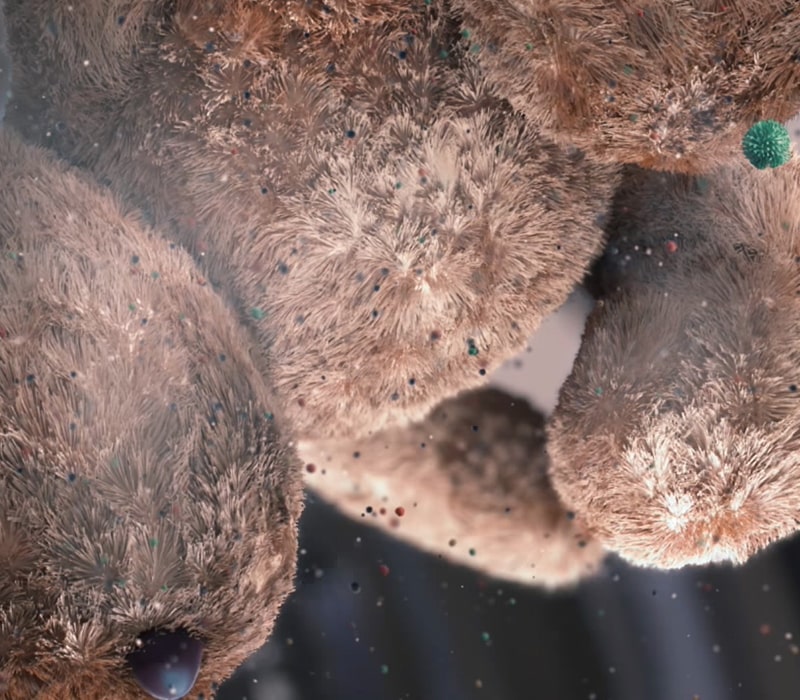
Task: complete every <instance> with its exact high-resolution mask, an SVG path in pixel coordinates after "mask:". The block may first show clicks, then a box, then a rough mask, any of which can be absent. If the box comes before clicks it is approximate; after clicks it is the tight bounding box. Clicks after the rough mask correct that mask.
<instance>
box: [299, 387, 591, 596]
mask: <svg viewBox="0 0 800 700" xmlns="http://www.w3.org/2000/svg"><path fill="white" fill-rule="evenodd" d="M544 424H545V419H544V417H543V416H542V414H540V413H539V412H537V411H535V410H534V409H533V408H532V407H531V406H530V404H529V403H528V402H527V401H526V400H525V399H519V398H515V397H513V396H511V395H510V394H507V393H506V392H504V391H502V390H499V389H496V388H491V387H487V388H483V389H479V390H476V391H471V392H466V393H463V394H460V395H459V396H456V397H455V398H452V399H449V400H447V401H444V402H443V403H441V404H439V405H438V406H437V407H436V408H435V409H434V410H433V411H432V412H431V413H430V414H429V415H428V417H427V418H425V419H424V420H422V421H420V422H417V423H414V424H412V425H410V426H408V427H405V428H396V429H390V430H385V431H382V432H379V433H377V434H375V435H372V436H370V437H367V438H365V439H363V440H335V439H331V440H323V441H316V442H301V443H300V444H299V445H298V447H299V452H300V456H301V459H303V460H305V462H306V467H305V469H306V482H307V484H308V486H310V487H311V488H312V489H313V490H314V491H315V492H316V493H318V494H319V495H320V496H322V498H324V499H325V500H328V501H330V502H333V503H335V504H336V505H337V507H338V508H339V509H340V510H341V511H342V512H344V513H346V514H347V515H349V516H350V517H353V518H363V519H364V521H365V522H367V523H369V524H371V525H374V526H377V527H380V528H382V529H386V530H388V531H390V532H392V534H394V535H396V536H398V537H399V538H401V539H403V540H405V541H407V542H410V543H412V544H414V545H416V546H418V547H420V548H423V549H425V550H427V551H429V552H431V553H435V554H437V555H439V556H443V557H445V558H447V559H448V560H450V561H452V562H455V563H459V564H464V565H468V566H470V567H473V568H475V569H478V570H479V571H481V572H482V573H484V574H487V575H490V576H493V577H497V578H502V579H508V580H513V581H517V582H520V583H527V584H532V585H536V586H541V587H543V588H548V589H552V588H556V587H561V586H567V585H570V584H574V583H576V582H577V581H578V580H579V579H581V578H582V577H584V576H587V575H589V574H591V573H593V572H595V571H597V569H598V567H599V564H600V561H601V559H602V558H603V550H602V548H601V547H600V545H599V544H598V543H597V542H595V541H593V540H592V539H591V538H589V537H587V536H586V534H585V533H584V532H583V531H582V529H581V527H580V525H579V523H578V522H577V521H576V520H575V518H574V515H573V514H572V513H569V512H567V511H566V510H565V508H564V507H563V506H562V505H561V503H560V501H559V499H558V497H557V496H556V493H555V491H554V490H553V488H552V486H551V484H550V481H549V478H548V476H547V468H548V457H547V453H546V451H545V430H544Z"/></svg>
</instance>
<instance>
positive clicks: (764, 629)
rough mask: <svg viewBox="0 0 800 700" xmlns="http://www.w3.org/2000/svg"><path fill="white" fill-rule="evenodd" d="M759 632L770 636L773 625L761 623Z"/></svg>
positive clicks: (763, 635) (764, 635)
mask: <svg viewBox="0 0 800 700" xmlns="http://www.w3.org/2000/svg"><path fill="white" fill-rule="evenodd" d="M758 633H759V634H760V635H761V636H762V637H768V636H769V635H770V634H772V626H771V625H768V624H767V623H766V622H765V623H764V624H763V625H760V626H759V628H758Z"/></svg>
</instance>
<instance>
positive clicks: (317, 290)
mask: <svg viewBox="0 0 800 700" xmlns="http://www.w3.org/2000/svg"><path fill="white" fill-rule="evenodd" d="M303 5H304V3H303V2H291V3H283V2H281V3H266V2H260V3H259V2H253V1H248V0H237V1H235V2H218V3H214V2H212V3H204V2H203V3H201V2H187V1H186V0H183V1H182V2H177V3H171V5H170V7H171V8H173V10H174V11H171V12H170V13H169V14H166V13H165V10H164V6H162V4H161V3H159V2H153V1H148V2H145V1H144V0H138V1H137V2H122V0H116V1H115V2H99V0H93V1H89V2H82V3H75V6H74V9H73V10H72V11H68V10H66V9H65V7H66V6H65V4H64V3H63V2H61V1H60V0H33V1H29V0H25V1H24V2H22V1H21V0H15V1H14V2H11V3H9V7H8V8H7V9H8V13H9V19H10V27H11V33H12V48H13V51H14V52H15V54H16V58H17V63H18V66H16V67H15V70H16V71H18V74H17V79H16V84H17V89H16V93H15V95H16V96H15V101H14V102H13V103H12V104H10V105H9V109H8V118H9V119H10V120H11V121H12V122H13V123H14V124H16V125H17V126H18V127H19V128H20V129H21V130H23V131H24V132H25V134H26V135H27V136H28V137H29V138H32V139H35V140H37V141H39V142H41V143H46V144H48V145H52V146H54V147H55V148H57V149H58V150H59V152H60V153H62V154H63V155H65V156H66V157H68V158H70V159H73V160H75V161H76V162H78V163H80V164H83V165H86V166H88V167H90V168H91V169H92V170H93V172H94V173H95V174H96V176H97V177H99V178H101V179H102V180H103V181H107V182H108V183H109V184H110V186H111V187H112V188H114V189H115V190H116V191H117V192H119V193H121V194H122V195H123V196H124V197H125V198H126V200H127V201H129V202H132V203H134V204H136V205H137V206H140V207H142V209H143V210H144V211H146V212H147V213H148V214H149V215H150V216H151V217H152V220H153V221H154V222H155V224H156V225H157V226H158V227H159V228H160V229H161V230H164V231H172V232H174V235H175V236H176V237H178V238H179V239H180V240H181V241H183V242H184V243H185V244H186V245H187V246H188V247H189V248H190V249H191V250H192V251H193V252H194V253H195V255H197V256H198V257H199V258H202V260H203V266H204V269H205V270H206V272H207V274H208V277H209V279H210V280H211V281H213V282H214V283H217V284H219V285H220V287H221V289H222V290H223V292H224V293H225V294H226V295H227V296H229V297H230V298H231V299H232V300H233V304H234V305H235V306H236V307H237V309H238V311H239V314H240V316H241V318H242V319H243V320H245V321H246V322H247V323H249V324H250V325H251V327H252V328H253V330H254V332H255V333H256V334H257V336H258V337H259V339H260V341H261V343H262V345H263V347H264V348H265V349H267V350H268V351H269V354H270V357H271V372H272V377H273V378H274V382H275V385H276V389H277V391H278V392H279V395H280V396H281V397H282V401H283V405H284V408H285V411H286V415H287V417H288V418H289V420H290V421H291V423H292V425H293V426H294V427H296V429H297V430H298V432H299V434H300V435H301V436H303V437H308V438H311V437H320V438H325V437H336V436H339V435H353V436H356V435H359V434H366V433H367V432H368V431H370V430H375V429H379V428H381V427H383V426H388V425H391V424H395V423H402V422H406V421H409V420H413V419H421V418H422V417H424V415H425V414H426V413H427V411H428V410H429V409H430V408H432V407H433V406H434V405H435V404H436V403H437V402H438V401H440V400H441V399H443V398H445V397H447V396H450V395H452V394H453V393H454V392H457V391H459V390H461V389H466V388H470V387H475V386H478V385H479V384H481V383H483V382H484V381H485V380H484V379H483V376H482V375H481V374H480V370H481V369H483V370H486V372H489V371H491V370H492V369H493V368H494V367H497V366H498V365H499V364H500V363H501V362H502V361H503V360H505V359H506V358H507V357H508V356H509V355H510V354H513V353H514V352H515V351H516V350H518V349H520V348H521V347H522V345H523V343H524V341H525V339H526V338H527V336H528V335H529V333H530V332H531V330H532V329H533V328H534V327H535V326H536V325H537V324H538V323H539V321H540V320H541V319H542V318H543V317H544V315H545V314H547V313H548V312H550V311H552V310H554V309H555V308H556V307H557V306H558V305H559V304H560V303H562V302H563V301H564V300H565V298H566V296H567V294H568V293H569V291H570V290H571V288H572V287H573V285H574V284H575V283H576V282H577V281H579V279H580V278H581V276H582V274H583V272H584V271H585V269H586V267H587V266H588V264H589V262H590V261H591V259H592V258H593V257H594V256H595V255H596V254H597V253H598V252H599V248H600V246H601V242H602V240H601V239H602V232H601V221H600V218H601V217H602V215H603V214H604V212H605V211H606V207H607V202H608V199H609V197H610V193H611V192H612V190H613V185H614V183H615V179H616V178H615V168H613V167H606V166H603V167H598V166H596V165H594V164H593V163H591V162H590V161H587V160H586V159H585V158H584V157H583V155H582V154H581V153H580V152H576V151H568V152H566V151H562V150H560V149H558V148H556V147H555V146H554V145H553V144H552V143H551V142H549V141H547V140H545V139H543V138H541V137H540V136H539V135H538V134H537V133H536V132H535V131H533V130H532V129H531V128H530V127H529V126H527V125H526V124H525V123H524V121H523V120H522V118H521V117H520V116H519V115H515V114H513V113H512V112H511V111H510V109H509V106H508V105H507V103H505V102H504V101H503V100H502V99H500V98H499V97H498V96H496V95H495V94H494V92H493V88H492V87H491V83H490V82H489V81H487V79H486V77H485V76H484V74H483V73H482V72H481V70H480V68H479V66H478V64H477V63H476V61H475V59H474V57H472V56H471V55H469V54H466V55H462V53H460V52H459V51H458V50H456V48H455V43H456V38H457V30H456V27H455V26H454V25H453V23H452V22H450V21H448V20H447V19H446V18H442V17H439V16H438V10H435V9H434V8H426V7H425V6H424V5H422V4H420V5H419V6H415V7H413V8H412V9H407V11H405V12H404V13H400V14H399V15H398V16H397V17H394V18H393V19H392V20H391V21H385V22H381V21H380V20H376V21H370V22H363V23H362V22H359V23H354V22H353V21H352V19H353V16H352V15H348V19H349V23H350V24H349V25H347V22H345V23H344V24H342V23H341V22H339V23H338V24H337V23H336V22H335V21H334V20H330V21H332V22H334V24H336V26H340V25H341V26H345V25H347V26H349V27H350V29H349V30H348V33H347V36H346V38H345V40H340V38H339V34H338V33H334V34H328V33H326V30H325V29H324V28H322V27H320V28H318V29H317V28H315V26H316V25H313V22H310V20H308V21H306V20H304V18H303V17H304V16H300V15H297V16H294V15H293V14H292V9H293V8H298V7H301V6H303ZM369 5H370V6H371V7H378V5H379V3H377V4H376V3H370V4H369ZM354 7H355V4H352V5H341V7H338V6H337V8H336V10H343V11H350V12H352V13H353V14H354V15H355V16H359V13H358V12H357V11H356V10H354V9H352V8H354ZM404 7H406V6H404ZM408 7H409V8H411V6H408ZM273 8H282V9H281V10H280V11H278V10H275V9H273ZM334 14H335V12H334ZM119 17H121V18H123V19H121V20H118V18H119ZM304 30H307V31H308V32H309V36H308V37H305V36H304ZM84 60H86V61H88V64H87V65H84V64H83V61H84ZM350 130H352V138H349V137H348V136H347V133H348V131H350ZM262 192H263V194H262ZM472 347H474V348H475V350H477V352H478V354H477V355H475V354H474V352H475V351H474V350H473V354H470V348H472ZM410 379H414V380H415V381H414V383H413V385H412V384H411V383H410V382H409V380H410Z"/></svg>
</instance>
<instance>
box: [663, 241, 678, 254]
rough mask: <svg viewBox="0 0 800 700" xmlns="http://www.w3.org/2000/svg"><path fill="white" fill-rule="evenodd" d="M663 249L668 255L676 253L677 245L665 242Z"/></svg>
mask: <svg viewBox="0 0 800 700" xmlns="http://www.w3.org/2000/svg"><path fill="white" fill-rule="evenodd" d="M664 249H665V250H666V251H667V252H668V253H676V252H677V251H678V244H677V243H676V242H675V241H667V242H666V243H665V244H664Z"/></svg>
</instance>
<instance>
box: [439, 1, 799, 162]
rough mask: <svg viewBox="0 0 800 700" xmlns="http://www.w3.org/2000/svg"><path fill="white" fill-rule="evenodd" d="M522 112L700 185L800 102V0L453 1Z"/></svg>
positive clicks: (595, 146)
mask: <svg viewBox="0 0 800 700" xmlns="http://www.w3.org/2000/svg"><path fill="white" fill-rule="evenodd" d="M454 3H455V4H456V5H457V6H458V7H459V8H460V9H461V10H462V11H463V23H464V30H463V32H464V36H465V40H466V41H468V42H469V43H470V46H471V47H474V51H475V54H476V56H478V58H479V60H480V62H481V65H482V66H483V67H484V68H485V70H486V72H487V76H488V77H489V79H490V80H491V81H492V82H493V83H494V84H495V85H497V89H498V91H499V92H500V93H501V94H503V95H504V96H505V97H506V98H507V99H508V100H509V101H510V102H511V104H513V105H514V107H515V108H516V109H519V110H520V111H522V112H523V113H525V114H526V115H527V116H528V117H529V118H530V119H531V121H532V122H533V123H535V124H536V125H537V126H538V127H539V128H540V129H541V130H542V131H544V132H545V133H547V134H549V135H550V136H551V137H553V138H555V139H556V140H557V141H559V142H560V143H570V144H574V145H578V146H580V147H581V148H583V149H584V150H586V151H587V152H589V153H592V154H593V155H594V156H595V157H596V158H599V159H601V160H603V161H606V162H615V163H633V164H636V165H639V166H641V167H644V168H650V169H653V170H663V171H668V172H675V173H687V174H691V173H694V174H697V173H704V172H708V171H709V170H711V169H713V168H715V167H717V166H720V165H724V164H727V163H729V162H731V160H732V159H733V158H736V157H737V156H738V152H739V149H740V147H741V141H742V138H743V137H744V135H745V132H746V131H747V130H748V129H749V128H750V127H751V126H752V125H753V124H754V123H755V122H756V121H758V120H761V119H772V120H778V121H786V120H788V119H789V118H790V117H792V116H794V114H795V113H796V112H797V109H798V100H800V48H799V47H798V45H797V41H796V39H795V37H796V36H797V34H798V32H800V7H798V5H797V3H796V2H795V0H689V1H688V2H673V1H672V0H619V2H610V1H609V0H580V2H578V1H577V0H565V1H559V2H550V1H548V0H454Z"/></svg>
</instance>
